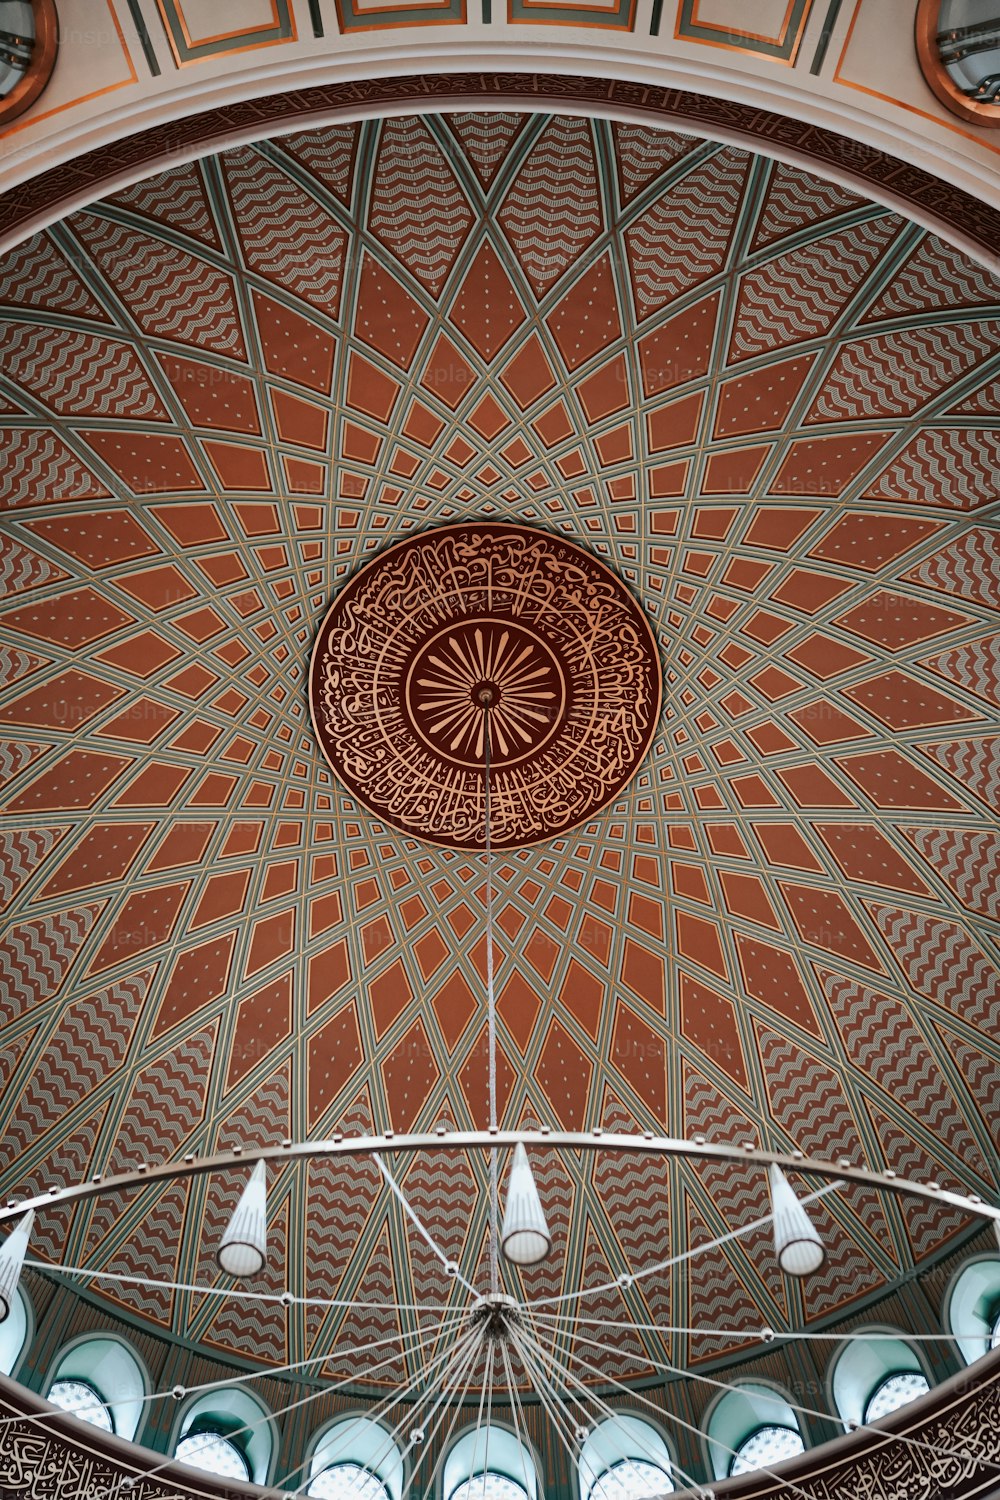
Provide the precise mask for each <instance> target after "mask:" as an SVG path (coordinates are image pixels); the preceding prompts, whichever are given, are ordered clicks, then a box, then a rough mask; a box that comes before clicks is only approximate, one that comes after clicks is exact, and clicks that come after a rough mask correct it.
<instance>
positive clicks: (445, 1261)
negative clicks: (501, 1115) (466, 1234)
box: [372, 1154, 479, 1297]
mask: <svg viewBox="0 0 1000 1500" xmlns="http://www.w3.org/2000/svg"><path fill="white" fill-rule="evenodd" d="M372 1161H373V1162H374V1163H375V1165H376V1166H377V1167H378V1169H379V1171H380V1172H381V1173H382V1176H383V1177H384V1178H385V1180H386V1182H387V1183H388V1185H389V1188H390V1189H391V1191H392V1193H393V1194H394V1195H395V1197H396V1199H397V1200H398V1202H399V1204H400V1207H401V1208H402V1210H403V1212H404V1214H405V1215H406V1217H407V1218H408V1219H409V1220H410V1223H411V1224H412V1225H413V1226H414V1228H415V1229H416V1230H417V1231H418V1233H419V1234H421V1235H422V1236H423V1238H424V1239H425V1240H426V1241H427V1243H428V1245H429V1246H430V1247H431V1249H432V1250H433V1251H434V1254H435V1255H436V1256H437V1258H438V1260H439V1261H440V1262H441V1264H442V1265H443V1266H444V1268H445V1270H452V1267H454V1270H452V1274H453V1275H454V1277H455V1279H456V1280H457V1281H460V1282H461V1284H462V1286H464V1287H465V1290H466V1291H467V1292H469V1293H470V1294H471V1295H472V1296H473V1297H478V1295H479V1293H478V1292H477V1291H476V1288H475V1287H474V1286H473V1285H472V1282H471V1281H468V1280H467V1279H466V1277H465V1276H463V1275H462V1272H461V1271H460V1270H459V1268H458V1265H457V1263H456V1262H455V1261H452V1260H449V1258H448V1256H447V1255H446V1254H445V1253H444V1251H443V1250H442V1249H441V1246H440V1245H439V1244H438V1243H437V1241H436V1240H435V1239H434V1236H433V1235H432V1234H431V1232H430V1230H429V1229H428V1228H427V1227H426V1225H425V1224H424V1223H423V1221H422V1220H421V1219H420V1218H418V1216H417V1214H416V1211H415V1210H414V1209H413V1208H412V1206H411V1205H410V1202H409V1199H408V1198H407V1197H406V1194H405V1193H404V1192H403V1190H402V1188H401V1187H400V1186H399V1183H398V1182H397V1181H396V1179H395V1178H394V1177H393V1175H392V1173H391V1172H390V1171H389V1168H388V1167H387V1166H386V1164H385V1162H384V1161H383V1160H382V1158H381V1156H377V1155H374V1154H373V1155H372Z"/></svg>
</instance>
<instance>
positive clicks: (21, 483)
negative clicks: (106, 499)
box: [0, 428, 108, 510]
mask: <svg viewBox="0 0 1000 1500" xmlns="http://www.w3.org/2000/svg"><path fill="white" fill-rule="evenodd" d="M0 493H2V495H3V499H2V501H0V506H2V508H3V509H6V510H13V509H14V508H15V507H16V506H20V505H38V504H40V503H42V502H44V501H47V500H90V499H94V498H96V497H98V496H103V495H106V494H107V493H108V492H107V490H106V489H105V488H104V486H103V484H102V483H101V481H100V480H99V479H97V478H96V477H95V475H93V474H92V473H91V472H90V470H89V469H88V468H87V466H86V465H85V464H83V463H81V462H80V460H79V459H78V458H77V456H76V454H75V453H73V452H71V450H70V449H69V448H68V447H67V446H66V444H65V443H64V442H63V440H62V438H60V437H57V436H56V434H55V433H54V432H49V431H48V430H47V429H46V428H25V429H22V430H19V429H17V428H13V429H10V428H8V429H7V430H6V431H5V432H4V433H3V442H2V443H0Z"/></svg>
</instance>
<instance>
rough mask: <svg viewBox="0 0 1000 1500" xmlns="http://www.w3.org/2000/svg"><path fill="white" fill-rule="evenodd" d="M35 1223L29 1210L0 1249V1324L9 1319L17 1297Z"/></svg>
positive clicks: (33, 1212)
mask: <svg viewBox="0 0 1000 1500" xmlns="http://www.w3.org/2000/svg"><path fill="white" fill-rule="evenodd" d="M34 1221H35V1211H34V1209H29V1210H28V1212H27V1213H26V1214H25V1215H24V1218H23V1219H19V1220H18V1221H17V1223H16V1224H15V1225H14V1228H13V1229H12V1230H11V1232H10V1234H9V1235H8V1236H7V1238H6V1239H5V1240H4V1242H3V1245H2V1247H0V1323H5V1322H6V1321H7V1319H8V1318H9V1317H10V1314H11V1309H12V1307H13V1306H14V1298H15V1297H16V1296H17V1284H18V1282H19V1281H20V1279H21V1267H22V1266H23V1264H24V1257H25V1255H26V1254H27V1250H28V1239H29V1237H30V1235H31V1226H32V1224H33V1223H34Z"/></svg>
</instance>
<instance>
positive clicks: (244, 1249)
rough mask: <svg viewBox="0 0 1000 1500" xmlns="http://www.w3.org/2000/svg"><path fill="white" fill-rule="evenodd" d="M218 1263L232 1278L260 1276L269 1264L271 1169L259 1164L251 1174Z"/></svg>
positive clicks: (228, 1226)
mask: <svg viewBox="0 0 1000 1500" xmlns="http://www.w3.org/2000/svg"><path fill="white" fill-rule="evenodd" d="M217 1258H218V1262H219V1265H220V1266H221V1267H222V1269H223V1270H224V1271H226V1272H228V1274H229V1275H230V1276H256V1275H257V1273H258V1272H259V1271H262V1270H263V1269H264V1265H265V1263H266V1261H267V1168H266V1167H265V1165H264V1163H263V1162H262V1161H259V1162H258V1163H257V1165H256V1166H255V1167H254V1169H253V1171H252V1172H251V1173H250V1180H249V1182H248V1183H247V1185H246V1187H245V1188H244V1189H243V1192H242V1195H241V1197H240V1201H239V1203H237V1205H236V1208H235V1209H234V1210H233V1216H232V1218H231V1219H230V1220H229V1223H228V1224H227V1226H226V1232H225V1234H224V1235H223V1236H222V1240H221V1242H220V1244H219V1249H218V1257H217Z"/></svg>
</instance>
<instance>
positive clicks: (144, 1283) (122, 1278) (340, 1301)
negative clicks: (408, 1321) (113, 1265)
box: [24, 1260, 478, 1313]
mask: <svg viewBox="0 0 1000 1500" xmlns="http://www.w3.org/2000/svg"><path fill="white" fill-rule="evenodd" d="M24 1264H25V1265H26V1266H27V1267H29V1268H30V1269H31V1270H33V1271H46V1272H48V1273H49V1275H53V1274H59V1275H61V1276H88V1277H90V1278H91V1280H94V1281H116V1282H119V1283H120V1284H121V1285H123V1286H140V1287H144V1288H147V1289H149V1290H152V1291H164V1292H194V1293H195V1294H196V1295H197V1296H199V1297H233V1298H235V1299H236V1300H237V1301H239V1300H241V1299H242V1300H243V1301H244V1302H280V1303H281V1304H282V1306H288V1305H289V1294H288V1292H251V1291H248V1290H247V1289H246V1288H245V1287H227V1286H197V1285H195V1284H194V1283H192V1282H188V1281H157V1280H155V1279H154V1278H153V1277H148V1276H132V1275H128V1274H126V1273H125V1272H123V1271H97V1270H94V1269H93V1268H92V1267H90V1266H63V1265H56V1264H54V1263H53V1262H51V1261H47V1260H26V1261H25V1262H24ZM477 1295H478V1293H477ZM291 1303H292V1304H293V1305H294V1306H295V1307H325V1308H332V1307H344V1308H354V1307H360V1308H369V1309H370V1310H371V1311H372V1312H415V1313H436V1312H440V1311H441V1309H440V1307H431V1306H429V1305H427V1304H425V1303H421V1302H365V1301H362V1300H361V1299H359V1298H356V1297H292V1298H291Z"/></svg>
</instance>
